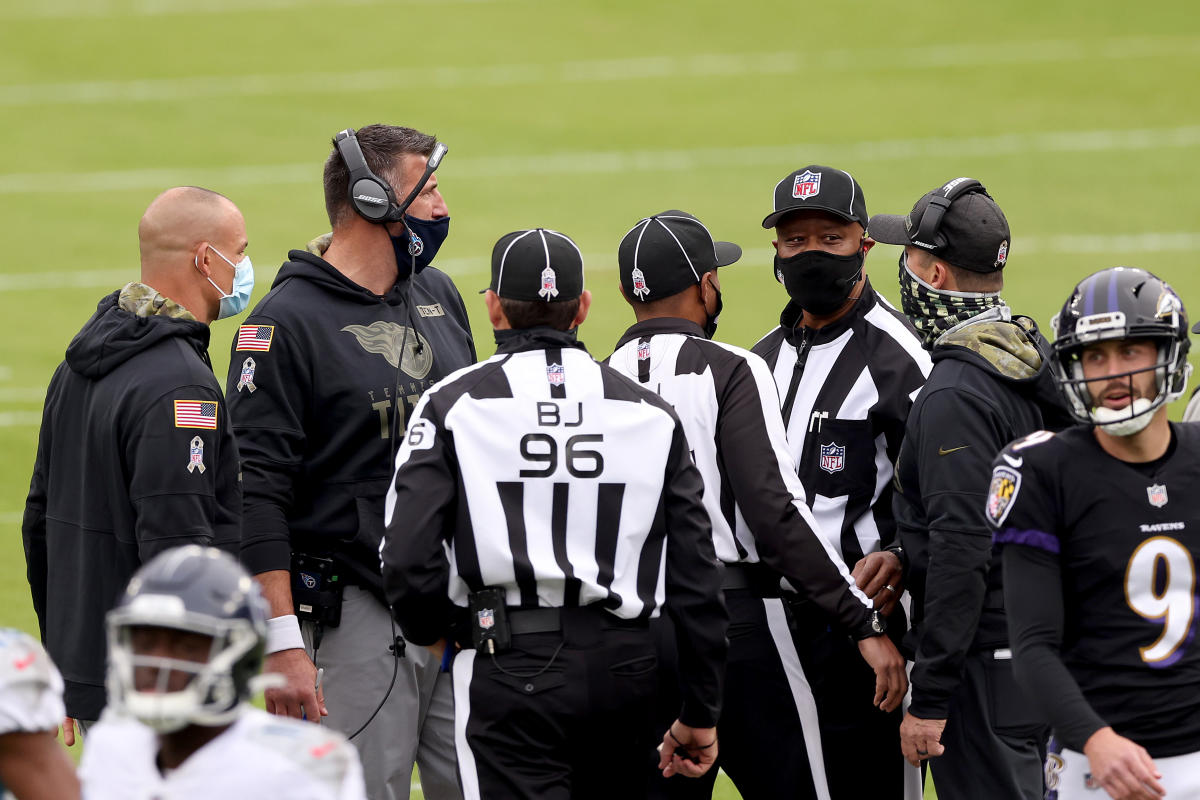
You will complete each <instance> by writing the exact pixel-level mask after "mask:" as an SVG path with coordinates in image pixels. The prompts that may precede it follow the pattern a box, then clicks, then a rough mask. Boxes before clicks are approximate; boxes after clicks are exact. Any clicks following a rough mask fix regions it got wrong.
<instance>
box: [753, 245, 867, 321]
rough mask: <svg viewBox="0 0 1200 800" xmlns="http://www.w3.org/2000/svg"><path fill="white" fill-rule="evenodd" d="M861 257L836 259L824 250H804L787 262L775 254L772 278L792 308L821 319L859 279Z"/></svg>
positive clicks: (860, 274) (839, 257) (834, 307)
mask: <svg viewBox="0 0 1200 800" xmlns="http://www.w3.org/2000/svg"><path fill="white" fill-rule="evenodd" d="M864 255H865V254H864V253H863V251H862V250H861V249H859V250H858V252H856V253H854V254H853V255H849V256H839V255H835V254H834V253H827V252H825V251H824V250H805V251H804V252H803V253H797V254H796V255H794V256H789V257H788V258H780V257H779V254H778V253H776V254H775V278H776V280H778V281H779V282H780V283H782V284H783V288H785V289H787V293H788V296H789V297H791V298H792V299H793V300H795V301H796V304H797V305H799V306H800V307H801V308H803V309H804V310H805V311H808V312H809V313H812V314H818V315H820V316H824V315H826V314H832V313H833V312H835V311H837V310H838V309H839V308H841V307H842V306H843V305H844V304H845V302H846V298H848V297H849V296H850V292H851V291H852V290H853V289H854V284H856V283H858V280H859V278H861V277H862V266H863V258H864Z"/></svg>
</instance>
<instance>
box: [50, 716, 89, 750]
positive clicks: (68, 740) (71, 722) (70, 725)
mask: <svg viewBox="0 0 1200 800" xmlns="http://www.w3.org/2000/svg"><path fill="white" fill-rule="evenodd" d="M78 724H79V723H77V722H76V721H75V718H74V717H65V718H63V723H62V735H63V744H65V745H66V746H67V747H74V746H75V726H76V725H78ZM79 732H80V733H83V728H80V729H79ZM54 738H55V739H57V738H58V728H55V729H54ZM80 738H82V737H80Z"/></svg>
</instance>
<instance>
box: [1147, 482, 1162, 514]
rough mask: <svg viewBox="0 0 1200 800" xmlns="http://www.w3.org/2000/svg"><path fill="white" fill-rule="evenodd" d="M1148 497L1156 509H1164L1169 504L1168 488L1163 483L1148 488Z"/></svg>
mask: <svg viewBox="0 0 1200 800" xmlns="http://www.w3.org/2000/svg"><path fill="white" fill-rule="evenodd" d="M1146 497H1147V498H1149V500H1150V505H1152V506H1154V507H1155V508H1162V507H1163V506H1165V505H1166V504H1167V487H1166V486H1164V485H1162V484H1161V483H1156V484H1154V485H1153V486H1147V487H1146Z"/></svg>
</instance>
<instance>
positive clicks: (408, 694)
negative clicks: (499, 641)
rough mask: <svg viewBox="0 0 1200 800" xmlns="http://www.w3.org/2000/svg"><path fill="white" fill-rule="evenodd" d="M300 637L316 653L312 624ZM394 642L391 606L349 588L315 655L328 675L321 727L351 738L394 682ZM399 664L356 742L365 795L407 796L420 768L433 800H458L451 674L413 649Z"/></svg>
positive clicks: (374, 798)
mask: <svg viewBox="0 0 1200 800" xmlns="http://www.w3.org/2000/svg"><path fill="white" fill-rule="evenodd" d="M396 632H397V634H399V632H400V630H399V628H397V629H396ZM303 634H304V643H305V647H306V648H307V649H308V652H309V655H312V654H313V651H312V625H311V624H308V623H305V624H304V626H303ZM391 641H392V626H391V623H390V621H389V619H388V611H387V608H386V607H385V606H384V605H383V604H382V603H380V602H379V601H378V600H377V599H375V597H374V596H373V595H372V594H371V593H370V592H366V591H363V590H362V589H359V588H358V587H356V586H347V587H346V588H345V590H344V597H343V600H342V621H341V624H340V625H339V626H338V627H336V628H328V629H326V631H325V636H324V637H323V638H322V640H321V649H320V650H319V651H318V652H317V653H316V659H315V660H316V665H317V666H318V667H323V668H324V669H325V676H324V678H323V680H322V684H321V685H322V688H323V689H324V690H325V705H326V707H327V708H328V709H329V716H328V717H326V718H325V719H324V724H326V725H329V726H330V727H331V728H334V729H335V730H338V731H341V732H342V733H344V734H346V735H347V736H349V735H350V734H352V733H354V731H356V730H358V728H359V727H361V726H362V724H363V723H364V722H366V720H367V718H368V717H370V716H371V712H372V711H374V710H375V707H376V706H378V705H379V702H380V700H382V699H383V696H384V695H385V694H386V693H387V689H388V684H389V683H390V682H391V680H392V668H393V665H394V658H393V656H392V654H391V652H390V651H389V650H388V645H389V644H391ZM398 666H399V670H398V672H397V674H396V685H395V686H393V687H392V691H391V694H390V695H389V696H388V699H387V702H385V703H384V705H383V708H381V709H380V710H379V713H378V714H377V715H376V716H375V719H374V720H372V722H371V724H370V725H368V726H367V727H366V729H365V730H364V731H363V732H362V733H360V734H359V735H358V736H356V737H355V738H354V745H355V747H357V748H358V754H359V756H360V757H361V758H362V764H363V778H364V779H365V781H366V785H367V796H368V797H370V798H371V800H404V798H407V797H408V796H409V786H410V783H411V780H412V770H413V764H414V762H415V763H416V765H417V768H418V769H419V770H420V776H421V789H422V791H423V792H424V794H425V797H426V798H428V800H461V798H462V792H461V790H460V789H459V783H458V761H457V758H456V757H455V751H454V692H453V688H452V686H451V677H450V673H448V672H439V667H440V666H441V665H440V664H439V663H438V662H436V661H434V660H433V656H431V655H430V653H429V651H428V650H426V649H425V648H424V647H419V646H417V645H414V644H410V645H408V647H407V648H406V652H405V657H404V658H402V659H400V662H399V665H398Z"/></svg>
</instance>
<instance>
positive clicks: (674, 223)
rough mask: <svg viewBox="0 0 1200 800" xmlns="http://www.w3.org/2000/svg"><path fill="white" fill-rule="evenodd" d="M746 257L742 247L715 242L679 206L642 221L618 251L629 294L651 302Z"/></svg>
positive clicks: (701, 226)
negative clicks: (678, 208)
mask: <svg viewBox="0 0 1200 800" xmlns="http://www.w3.org/2000/svg"><path fill="white" fill-rule="evenodd" d="M741 257H742V248H740V247H738V246H737V245H736V244H734V243H733V242H718V241H714V240H713V237H712V234H710V233H709V232H708V228H706V227H704V224H703V223H702V222H700V220H698V219H696V218H695V217H694V216H692V215H691V214H689V213H687V212H686V211H674V210H673V211H663V212H662V213H660V214H655V215H654V216H652V217H646V218H645V219H643V220H641V221H640V222H638V224H637V225H634V226H633V228H632V229H631V230H630V231H629V233H627V234H625V238H623V239H622V240H621V246H620V247H619V248H618V250H617V264H618V267H619V270H620V273H621V286H622V287H624V289H625V296H626V297H627V298H629V299H630V300H633V299H635V298H636V299H638V300H641V301H642V302H645V303H650V302H653V301H655V300H661V299H663V298H664V297H670V296H671V295H673V294H678V293H679V292H681V291H683V290H684V289H686V288H688V287H689V286H693V285H695V284H697V283H699V282H700V277H701V276H702V275H704V273H706V272H711V271H712V270H714V269H716V268H717V267H724V266H728V265H729V264H732V263H733V262H735V261H737V260H738V259H739V258H741Z"/></svg>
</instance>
